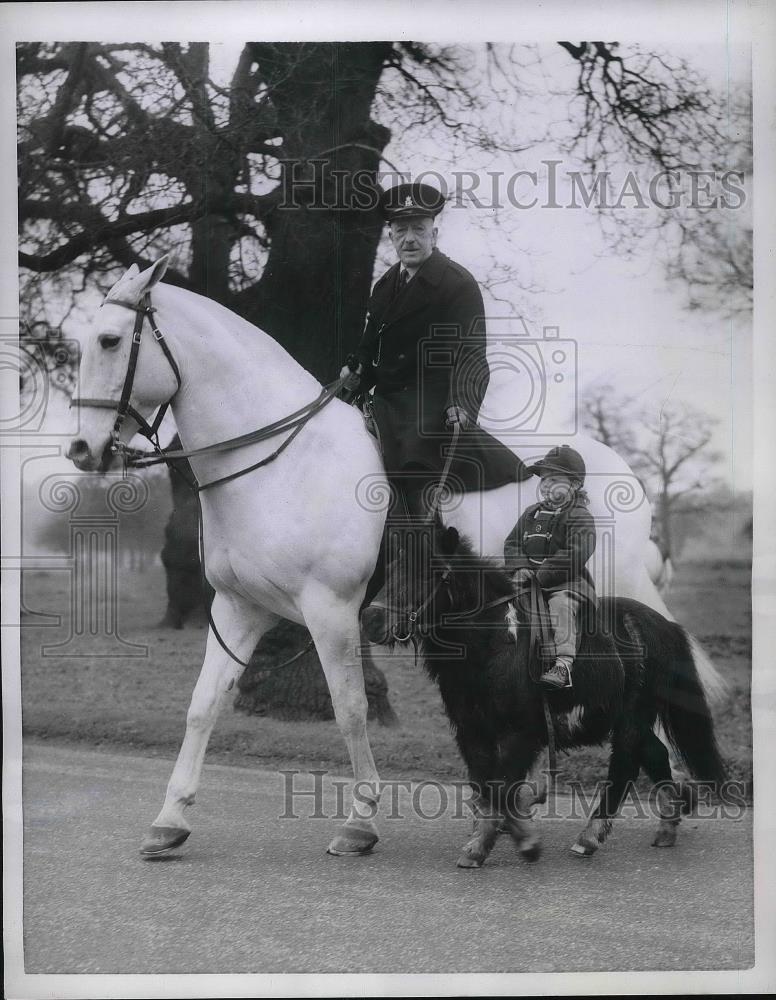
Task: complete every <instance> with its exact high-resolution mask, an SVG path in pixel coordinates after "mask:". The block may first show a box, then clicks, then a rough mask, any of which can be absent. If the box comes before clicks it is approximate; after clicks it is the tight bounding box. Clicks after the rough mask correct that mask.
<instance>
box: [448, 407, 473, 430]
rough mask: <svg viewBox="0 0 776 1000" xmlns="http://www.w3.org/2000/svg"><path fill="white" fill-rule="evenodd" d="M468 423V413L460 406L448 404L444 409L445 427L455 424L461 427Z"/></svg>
mask: <svg viewBox="0 0 776 1000" xmlns="http://www.w3.org/2000/svg"><path fill="white" fill-rule="evenodd" d="M468 423H469V414H468V413H467V412H466V410H464V409H463V408H462V407H460V406H448V407H447V409H446V410H445V427H447V428H452V427H455V426H456V424H457V425H458V426H459V427H460V428H461V429H463V428H464V427H466V425H467V424H468Z"/></svg>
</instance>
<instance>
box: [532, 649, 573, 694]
mask: <svg viewBox="0 0 776 1000" xmlns="http://www.w3.org/2000/svg"><path fill="white" fill-rule="evenodd" d="M573 662H574V660H573V658H572V657H570V656H558V657H556V659H555V662H554V663H553V665H552V666H551V667H549V669H547V670H545V672H544V673H543V674H542V675H541V677H540V678H539V683H540V684H541V685H542V686H543V687H546V688H553V689H555V690H560V688H567V687H569V688H570V687H571V664H572V663H573Z"/></svg>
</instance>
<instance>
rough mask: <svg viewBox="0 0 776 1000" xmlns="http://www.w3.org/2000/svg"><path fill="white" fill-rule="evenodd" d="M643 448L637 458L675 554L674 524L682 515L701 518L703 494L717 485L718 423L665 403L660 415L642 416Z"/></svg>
mask: <svg viewBox="0 0 776 1000" xmlns="http://www.w3.org/2000/svg"><path fill="white" fill-rule="evenodd" d="M642 421H643V427H644V430H645V432H646V434H645V439H644V443H643V444H641V445H640V446H638V447H637V448H636V449H635V452H634V455H635V457H636V459H637V461H638V463H639V465H640V467H641V469H642V470H643V472H644V474H645V476H646V477H647V478H648V479H649V480H651V481H652V483H653V487H654V492H655V502H656V504H657V510H656V520H657V525H658V529H659V534H660V542H661V545H662V548H663V549H664V551H665V552H667V553H670V554H671V555H672V556H673V555H675V547H674V539H673V534H672V522H673V519H674V517H675V515H676V514H677V513H678V512H679V511H680V510H683V511H686V510H688V509H693V510H695V511H696V512H698V513H700V512H701V511H702V509H703V506H704V497H703V495H704V493H708V492H709V491H710V489H711V488H712V487H713V486H715V485H717V480H716V478H715V476H714V472H713V466H714V465H715V463H716V462H718V461H719V459H720V455H719V453H718V452H716V451H714V450H713V449H712V448H711V441H712V435H713V429H714V424H715V421H714V420H713V419H712V418H711V417H709V416H708V415H707V414H705V413H702V412H701V411H699V410H696V409H694V408H693V407H690V406H688V405H686V404H681V403H665V404H664V405H663V406H661V408H660V410H659V412H658V414H657V415H656V416H652V415H650V414H649V413H646V412H644V413H642Z"/></svg>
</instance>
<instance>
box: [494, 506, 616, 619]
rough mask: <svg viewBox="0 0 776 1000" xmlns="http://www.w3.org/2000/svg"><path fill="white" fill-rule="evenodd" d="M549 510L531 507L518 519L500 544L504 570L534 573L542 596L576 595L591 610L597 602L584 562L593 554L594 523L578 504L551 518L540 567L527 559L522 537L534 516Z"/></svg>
mask: <svg viewBox="0 0 776 1000" xmlns="http://www.w3.org/2000/svg"><path fill="white" fill-rule="evenodd" d="M549 509H550V508H548V507H545V506H544V505H543V504H541V503H535V504H532V505H531V506H530V507H527V508H526V509H525V510H524V511H523V513H522V514H521V515H520V518H519V520H518V522H517V524H516V525H515V526H514V528H513V529H512V531H511V532H510V533H509V535H507V538H506V540H505V542H504V563H505V565H506V569H507V571H508V572H510V573H513V572H514V571H515V570H517V569H521V568H525V569H531V570H534V571H535V572H536V580H537V583H538V584H539V586H540V587H541V588H542V590H543V591H544V592H545V593H547V594H554V593H558V592H560V591H567V592H569V593H572V594H576V596H577V597H579V599H580V600H581V601H582V603H583V604H584V605H586V606H587V608H588V610H592V609H594V608H595V607H596V604H597V599H596V593H595V584H594V583H593V578H592V577H591V576H590V573H589V571H588V569H587V562H588V560H589V559H590V557H591V556H592V555H593V552H595V541H596V539H595V521H594V520H593V517H592V515H591V513H590V511H589V510H588V509H587V507H586V506H585V505H584V504H583V503H582V501H581V500H578V501H575V502H574V503H572V504H571V505H570V506H568V507H566V508H563V509H561V510H559V511H558V512H557V513H556V514H555V517H554V519H553V521H552V527H551V529H550V530H551V537H550V538H549V539H548V542H547V546H546V553H547V554H546V556H545V557H544V559H543V561H542V562H541V563H539V562H537V561H535V560H531V559H529V557H528V555H527V553H526V536H527V534H528V532H529V530H530V527H531V521H532V519H533V518H534V515H535V514H536V513H537V512H538V511H544V510H549Z"/></svg>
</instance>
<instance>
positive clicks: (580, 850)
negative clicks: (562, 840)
mask: <svg viewBox="0 0 776 1000" xmlns="http://www.w3.org/2000/svg"><path fill="white" fill-rule="evenodd" d="M597 850H598V847H597V846H596V845H594V844H588V843H584V842H582V841H579V840H578V841H577V842H576V844H572V845H571V853H572V854H576V856H577V857H578V858H589V857H591V856H592V855H593V854H595V852H596V851H597Z"/></svg>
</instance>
